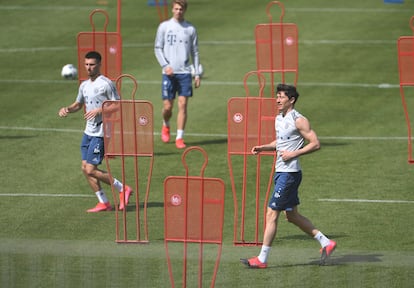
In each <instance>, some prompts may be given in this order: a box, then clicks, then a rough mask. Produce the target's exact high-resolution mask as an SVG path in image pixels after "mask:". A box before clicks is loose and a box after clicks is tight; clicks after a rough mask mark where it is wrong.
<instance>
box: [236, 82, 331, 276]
mask: <svg viewBox="0 0 414 288" xmlns="http://www.w3.org/2000/svg"><path fill="white" fill-rule="evenodd" d="M276 96H277V101H276V102H277V107H278V109H279V115H277V116H276V120H275V129H276V138H277V139H276V140H274V141H272V142H271V143H269V144H265V145H260V146H254V147H253V148H252V149H251V151H252V153H253V154H255V155H257V154H259V153H260V152H262V151H276V153H277V160H276V170H275V178H274V180H275V186H274V192H273V195H272V197H271V199H270V201H269V205H268V208H267V213H266V227H265V231H264V236H263V245H262V248H261V251H260V254H259V256H257V257H252V258H250V259H240V260H241V262H242V263H243V264H245V265H247V266H248V267H249V268H266V267H267V258H268V256H269V252H270V249H271V246H272V242H273V240H274V238H275V236H276V232H277V224H278V220H279V216H280V214H281V212H282V211H283V212H284V214H285V217H286V219H287V220H288V221H289V222H291V223H293V224H294V225H296V226H297V227H299V228H300V229H301V230H302V231H303V232H305V233H306V234H308V235H310V236H312V237H313V238H315V239H316V240H317V241H318V242H319V243H320V245H321V247H322V248H321V250H320V252H321V262H320V264H321V265H323V264H325V261H326V259H327V258H328V257H329V256H330V255H331V254H332V252H333V251H334V250H335V248H336V242H335V241H333V240H330V239H329V238H328V237H326V236H325V235H324V234H323V233H322V232H321V231H319V230H318V229H316V228H315V226H313V224H312V223H311V221H310V220H309V219H307V218H306V217H305V216H303V215H301V214H300V213H299V211H298V207H297V206H298V205H299V197H298V188H299V185H300V182H301V180H302V172H301V166H300V163H299V157H300V156H302V155H305V154H308V153H312V152H314V151H317V150H319V148H320V143H319V140H318V136H317V135H316V133H315V131H314V130H312V128H311V125H310V122H309V121H308V119H307V118H305V117H304V116H303V115H301V114H300V113H299V112H298V111H297V110H295V108H294V106H295V103H296V101H297V100H298V98H299V93H298V92H297V90H296V87H294V86H291V85H286V84H279V85H278V86H277V89H276ZM305 141H306V143H305Z"/></svg>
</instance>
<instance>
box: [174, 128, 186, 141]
mask: <svg viewBox="0 0 414 288" xmlns="http://www.w3.org/2000/svg"><path fill="white" fill-rule="evenodd" d="M183 136H184V130H180V129H178V130H177V137H176V138H175V140H177V139H181V138H183Z"/></svg>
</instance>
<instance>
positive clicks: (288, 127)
mask: <svg viewBox="0 0 414 288" xmlns="http://www.w3.org/2000/svg"><path fill="white" fill-rule="evenodd" d="M299 117H303V118H305V117H304V116H303V115H302V114H300V113H299V112H298V111H296V110H295V109H293V110H291V111H289V112H288V113H287V114H286V115H285V116H283V115H282V114H279V115H277V116H276V119H275V129H276V138H277V139H276V150H277V151H278V152H277V160H276V166H275V168H276V172H298V171H301V169H302V168H301V166H300V163H299V158H293V159H291V160H289V161H287V162H285V161H283V159H282V157H281V156H280V152H279V151H296V150H299V149H300V148H302V147H303V144H304V143H305V139H304V138H303V136H302V135H301V134H300V133H299V131H298V129H297V128H296V123H295V122H296V119H297V118H299Z"/></svg>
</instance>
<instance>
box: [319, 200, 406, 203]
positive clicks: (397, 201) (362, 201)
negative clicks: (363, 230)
mask: <svg viewBox="0 0 414 288" xmlns="http://www.w3.org/2000/svg"><path fill="white" fill-rule="evenodd" d="M318 201H322V202H357V203H391V204H393V203H407V204H414V201H408V200H370V199H318Z"/></svg>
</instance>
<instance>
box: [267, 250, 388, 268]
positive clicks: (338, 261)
mask: <svg viewBox="0 0 414 288" xmlns="http://www.w3.org/2000/svg"><path fill="white" fill-rule="evenodd" d="M334 253H336V252H334ZM382 256H384V255H382V254H363V255H362V254H349V255H338V256H335V255H332V256H331V257H330V258H328V259H327V260H326V263H325V264H324V265H320V259H315V260H312V261H310V262H308V263H294V264H280V265H277V264H276V265H270V266H268V269H280V268H290V267H299V266H323V267H325V266H326V267H329V266H339V265H346V264H350V263H376V262H382V260H381V257H382Z"/></svg>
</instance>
